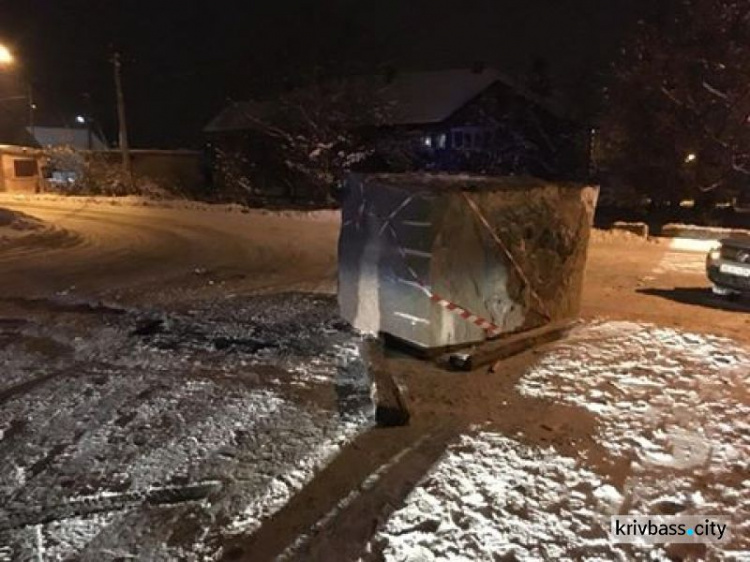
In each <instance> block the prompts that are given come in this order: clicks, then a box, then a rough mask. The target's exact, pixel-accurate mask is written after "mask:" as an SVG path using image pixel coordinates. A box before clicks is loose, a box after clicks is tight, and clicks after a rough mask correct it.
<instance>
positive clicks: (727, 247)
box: [706, 237, 750, 297]
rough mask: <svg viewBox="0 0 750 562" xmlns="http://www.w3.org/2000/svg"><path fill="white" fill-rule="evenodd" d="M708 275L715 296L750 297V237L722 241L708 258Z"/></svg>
mask: <svg viewBox="0 0 750 562" xmlns="http://www.w3.org/2000/svg"><path fill="white" fill-rule="evenodd" d="M706 273H707V275H708V278H709V279H710V280H711V283H713V292H714V294H717V295H720V296H723V297H736V296H739V295H742V294H746V295H750V237H748V238H726V239H724V240H722V241H721V242H720V243H719V245H718V246H717V247H716V248H714V249H713V250H711V251H710V252H709V253H708V256H707V257H706Z"/></svg>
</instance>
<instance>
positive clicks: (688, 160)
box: [685, 152, 698, 164]
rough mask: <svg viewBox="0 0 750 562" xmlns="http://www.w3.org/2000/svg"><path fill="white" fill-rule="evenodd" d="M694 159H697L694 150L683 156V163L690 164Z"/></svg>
mask: <svg viewBox="0 0 750 562" xmlns="http://www.w3.org/2000/svg"><path fill="white" fill-rule="evenodd" d="M696 160H698V155H697V154H696V153H695V152H691V153H689V154H688V155H687V156H685V164H692V163H693V162H695V161H696Z"/></svg>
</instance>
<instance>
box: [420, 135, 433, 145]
mask: <svg viewBox="0 0 750 562" xmlns="http://www.w3.org/2000/svg"><path fill="white" fill-rule="evenodd" d="M422 144H424V145H425V146H426V147H427V148H432V137H431V136H430V135H427V136H426V137H422Z"/></svg>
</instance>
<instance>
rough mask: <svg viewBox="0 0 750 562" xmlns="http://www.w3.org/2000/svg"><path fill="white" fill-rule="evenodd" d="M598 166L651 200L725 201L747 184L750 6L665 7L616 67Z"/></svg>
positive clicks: (732, 2)
mask: <svg viewBox="0 0 750 562" xmlns="http://www.w3.org/2000/svg"><path fill="white" fill-rule="evenodd" d="M616 70H617V73H616V82H615V84H614V85H613V87H612V88H611V89H610V91H609V99H608V102H609V104H608V105H609V110H608V111H607V114H606V116H605V119H604V126H603V134H604V136H603V152H604V154H603V161H604V164H605V166H606V167H608V168H609V170H610V171H611V172H612V173H613V174H614V176H615V177H616V178H619V179H620V180H623V181H624V182H626V183H630V184H633V185H635V187H637V188H638V189H640V190H641V192H643V193H645V194H647V195H649V196H651V197H652V199H654V200H662V201H672V202H675V201H679V200H680V199H682V198H695V199H696V201H697V202H698V203H706V204H707V203H711V202H713V201H716V200H719V199H728V198H730V197H732V196H737V195H739V194H740V192H741V191H743V190H747V189H748V187H747V186H748V185H749V181H750V2H747V0H677V1H675V2H668V3H665V4H664V5H662V10H661V13H659V14H657V15H656V17H654V18H653V21H650V22H641V24H640V28H639V30H638V33H637V35H636V37H634V38H633V40H632V42H631V43H630V44H629V46H628V47H627V48H626V49H625V50H624V53H623V58H622V60H621V61H620V62H619V63H618V65H617V67H616Z"/></svg>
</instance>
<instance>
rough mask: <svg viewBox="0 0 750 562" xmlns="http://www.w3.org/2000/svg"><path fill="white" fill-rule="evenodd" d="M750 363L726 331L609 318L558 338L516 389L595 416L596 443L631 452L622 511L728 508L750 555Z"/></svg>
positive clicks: (738, 540) (739, 541) (698, 512)
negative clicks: (712, 333) (702, 332)
mask: <svg viewBox="0 0 750 562" xmlns="http://www.w3.org/2000/svg"><path fill="white" fill-rule="evenodd" d="M749 366H750V354H748V351H747V350H745V349H742V348H740V347H738V346H737V344H735V343H734V342H732V341H730V340H727V339H723V338H718V337H713V336H706V335H698V334H691V333H684V332H679V331H676V330H672V329H666V328H658V327H655V326H650V325H642V324H635V323H629V322H612V323H605V324H600V325H595V326H592V327H589V328H586V329H583V330H581V331H579V332H578V333H577V334H576V335H574V336H573V337H571V338H570V339H569V340H568V341H567V342H566V343H565V344H562V345H558V346H557V347H556V348H555V350H554V351H553V352H552V353H550V354H548V355H547V356H546V357H544V358H543V359H542V360H541V362H540V363H539V364H538V365H537V366H536V367H535V368H533V369H532V370H531V371H530V372H529V373H527V374H526V375H525V376H524V377H523V379H522V380H521V382H520V383H519V390H520V391H521V392H522V393H523V394H526V395H528V396H534V397H541V398H549V399H552V400H556V401H561V402H566V403H568V404H573V405H576V406H580V407H582V408H585V409H587V410H589V411H590V412H592V413H594V414H596V415H597V416H598V418H599V429H598V433H599V435H598V441H599V443H601V445H602V446H603V447H605V448H606V449H608V450H609V451H610V452H611V453H612V455H614V456H615V457H624V458H631V459H633V463H632V465H631V470H632V475H631V476H630V478H629V479H628V481H627V482H626V484H625V489H624V491H623V493H624V495H625V496H626V497H627V498H628V502H629V506H630V507H629V512H631V513H643V514H648V513H665V514H666V513H681V514H685V515H688V514H696V515H702V514H723V515H726V516H728V517H730V518H731V519H732V521H733V524H734V528H733V536H734V537H735V543H734V545H733V548H740V549H745V550H746V551H747V552H746V553H745V555H750V481H748V480H747V476H748V475H749V474H750V402H749V401H748V395H747V388H748V384H749V383H750V368H749ZM722 555H726V556H727V557H729V553H727V552H725V553H723V554H722Z"/></svg>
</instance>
